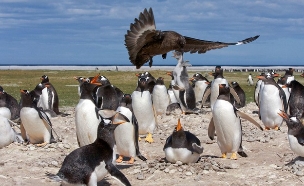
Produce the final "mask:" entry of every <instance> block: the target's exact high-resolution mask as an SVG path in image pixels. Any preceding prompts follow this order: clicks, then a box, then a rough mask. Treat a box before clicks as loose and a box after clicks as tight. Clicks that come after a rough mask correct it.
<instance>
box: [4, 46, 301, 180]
mask: <svg viewBox="0 0 304 186" xmlns="http://www.w3.org/2000/svg"><path fill="white" fill-rule="evenodd" d="M173 57H175V58H176V59H177V65H176V67H175V68H174V70H173V71H172V72H168V73H167V74H168V75H169V76H170V77H171V83H170V86H169V87H168V88H167V87H166V86H165V84H164V78H162V77H159V78H157V79H156V78H154V77H153V75H152V74H151V73H149V72H144V73H139V74H136V76H137V78H138V81H137V87H136V89H135V90H134V91H133V93H132V94H124V93H123V92H122V91H121V90H120V89H119V88H118V87H116V86H114V85H112V84H111V83H110V81H109V79H107V78H106V77H105V76H102V75H100V74H98V75H96V76H94V77H88V78H83V77H75V79H76V80H77V81H78V82H79V88H78V94H79V96H80V99H79V102H78V104H77V106H76V108H75V125H76V136H77V140H78V144H79V148H78V149H76V150H74V151H72V152H71V153H70V154H69V155H67V156H66V157H65V159H64V161H63V163H62V166H61V168H60V170H59V172H58V173H57V174H51V173H47V176H49V177H50V178H51V179H53V180H56V181H61V182H62V183H63V184H64V183H68V184H87V185H94V184H96V183H97V182H98V181H100V180H102V179H103V178H104V177H105V176H106V175H107V174H108V173H109V174H111V175H112V176H114V177H115V178H117V179H118V180H119V181H120V182H121V183H123V184H124V185H131V184H130V182H129V181H128V179H127V178H126V177H125V176H124V175H123V173H122V172H120V171H119V169H117V168H116V166H115V164H116V163H120V162H122V161H123V159H124V157H129V158H130V159H129V161H128V163H129V164H133V163H134V161H135V159H134V158H135V157H136V156H137V157H138V158H139V159H141V160H143V161H146V160H147V159H146V158H145V157H144V156H143V155H142V154H141V153H140V150H139V145H138V141H139V140H140V139H141V137H142V136H143V135H145V141H146V142H149V143H153V136H152V134H153V132H154V130H155V129H156V127H157V116H158V115H163V114H167V115H169V114H175V115H176V114H177V115H178V114H203V109H204V107H210V108H211V112H212V119H211V120H210V124H209V127H208V136H209V138H210V139H212V140H213V139H214V138H215V136H216V139H217V143H218V146H219V148H220V151H221V153H222V158H226V156H227V153H232V154H231V156H230V159H237V153H238V154H239V155H241V156H242V157H246V156H247V154H246V153H245V152H244V151H243V148H242V127H241V119H240V118H244V119H246V120H248V121H250V122H251V123H253V124H254V125H256V126H257V127H258V128H260V129H261V130H263V128H262V127H261V126H260V124H259V123H258V122H256V121H255V120H254V119H253V118H251V117H250V116H249V115H247V114H245V113H243V112H241V111H239V110H238V108H241V107H243V106H245V93H244V91H243V90H242V88H241V87H240V86H239V85H238V83H237V82H231V85H230V84H229V83H228V81H227V80H226V79H225V78H224V76H223V69H222V68H221V67H220V66H216V67H215V70H214V72H213V73H210V74H211V75H212V76H213V77H214V79H213V80H212V81H211V82H209V81H208V80H207V78H206V77H204V76H203V75H202V74H200V73H195V74H194V75H193V77H189V76H188V72H187V67H188V66H190V64H189V62H187V61H184V60H183V54H182V53H180V52H177V51H175V52H174V53H173ZM301 76H302V77H304V73H303V74H302V75H301ZM275 77H278V74H277V73H275V72H274V71H268V72H263V73H261V74H260V75H259V76H257V78H258V81H257V83H256V87H255V93H254V99H255V102H256V104H257V106H258V108H259V111H258V112H257V114H259V118H260V120H261V121H262V123H263V124H264V128H265V130H269V129H275V130H279V128H280V126H281V125H282V123H283V121H285V122H286V124H287V126H288V139H289V143H290V148H291V150H293V151H294V152H295V153H296V154H297V155H299V156H303V157H304V146H303V145H304V126H303V125H304V124H303V120H302V118H303V113H304V97H303V96H304V87H303V85H302V84H301V83H299V82H298V81H296V80H295V78H294V76H293V69H292V68H290V69H288V70H286V73H285V75H284V76H282V77H280V78H279V79H278V81H277V82H276V81H275V79H274V78H275ZM248 83H249V85H253V79H252V77H251V74H250V75H249V77H248ZM20 92H21V93H20V94H21V99H20V103H18V102H17V100H16V99H15V98H13V97H12V96H10V95H9V94H8V93H6V92H5V91H4V89H3V88H2V87H0V147H1V148H2V147H4V146H7V145H9V144H10V143H12V142H13V141H17V142H20V143H32V144H37V146H45V145H46V144H48V143H56V142H57V141H60V137H59V136H58V134H57V133H56V132H55V130H54V129H53V127H52V123H51V120H50V117H56V116H57V115H61V114H62V113H61V112H59V109H58V105H59V103H58V102H59V99H58V95H57V93H56V90H55V88H54V86H53V85H52V84H51V83H50V82H49V79H48V77H47V76H46V75H43V76H42V77H41V83H39V84H38V85H37V86H36V87H35V88H34V90H32V91H28V90H20ZM18 120H20V121H21V122H19V123H20V125H18V124H16V122H17V121H18ZM17 123H18V122H17ZM13 125H14V126H18V127H19V128H20V131H21V135H20V134H18V133H17V132H16V131H14V129H13V127H12V126H13ZM54 134H55V135H56V136H57V137H56V138H57V139H56V138H55V137H54ZM163 150H164V153H165V158H166V160H167V161H168V162H171V163H175V162H177V161H181V162H182V163H195V162H197V161H198V159H199V157H200V154H202V153H203V150H204V148H203V147H202V145H201V142H200V140H199V139H198V138H197V137H196V136H195V135H194V134H192V133H191V132H190V131H184V130H183V127H182V125H181V122H180V119H178V121H177V126H176V127H175V129H174V130H173V133H172V134H171V135H170V136H169V137H168V138H167V140H166V143H165V145H164V147H163ZM116 154H118V158H116Z"/></svg>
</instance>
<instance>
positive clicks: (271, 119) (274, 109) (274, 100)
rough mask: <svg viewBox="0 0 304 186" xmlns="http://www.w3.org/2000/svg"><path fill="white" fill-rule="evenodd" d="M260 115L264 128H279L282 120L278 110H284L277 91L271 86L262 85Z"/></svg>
mask: <svg viewBox="0 0 304 186" xmlns="http://www.w3.org/2000/svg"><path fill="white" fill-rule="evenodd" d="M259 107H260V115H261V120H262V122H263V124H264V125H265V127H269V128H275V127H276V126H278V127H280V126H281V125H282V122H283V118H282V117H281V116H280V115H278V113H279V112H280V110H284V106H283V102H282V100H281V98H280V95H279V90H278V89H277V87H275V86H273V85H264V86H263V89H261V91H260V104H259Z"/></svg>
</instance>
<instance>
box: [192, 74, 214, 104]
mask: <svg viewBox="0 0 304 186" xmlns="http://www.w3.org/2000/svg"><path fill="white" fill-rule="evenodd" d="M190 81H191V82H192V85H193V88H194V93H195V102H196V105H201V104H202V99H203V96H204V93H205V91H206V89H207V87H208V86H210V85H209V81H208V79H207V78H206V77H204V76H203V75H202V74H200V73H195V74H193V76H192V78H190Z"/></svg>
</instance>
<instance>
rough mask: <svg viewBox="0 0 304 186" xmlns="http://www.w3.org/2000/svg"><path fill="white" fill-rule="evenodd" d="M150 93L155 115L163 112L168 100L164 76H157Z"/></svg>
mask: <svg viewBox="0 0 304 186" xmlns="http://www.w3.org/2000/svg"><path fill="white" fill-rule="evenodd" d="M152 95H153V96H152V102H153V106H154V109H155V113H156V115H163V114H165V113H166V110H167V107H168V105H169V101H170V100H169V95H168V92H167V87H166V85H165V83H164V78H162V77H159V78H158V79H157V80H156V84H155V85H154V88H153V92H152Z"/></svg>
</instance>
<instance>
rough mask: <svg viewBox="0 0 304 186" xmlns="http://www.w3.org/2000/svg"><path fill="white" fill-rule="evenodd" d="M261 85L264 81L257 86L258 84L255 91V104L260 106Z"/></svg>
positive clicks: (259, 81)
mask: <svg viewBox="0 0 304 186" xmlns="http://www.w3.org/2000/svg"><path fill="white" fill-rule="evenodd" d="M261 83H262V80H258V81H257V84H256V88H255V90H254V98H255V102H256V103H258V104H259V93H260V90H261Z"/></svg>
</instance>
